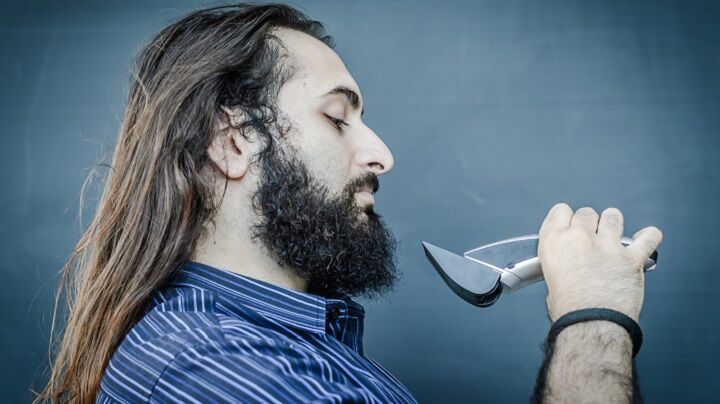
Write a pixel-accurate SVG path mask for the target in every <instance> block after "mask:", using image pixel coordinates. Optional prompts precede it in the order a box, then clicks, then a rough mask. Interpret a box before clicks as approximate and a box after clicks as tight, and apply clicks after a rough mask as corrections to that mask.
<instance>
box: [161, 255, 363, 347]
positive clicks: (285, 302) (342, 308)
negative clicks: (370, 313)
mask: <svg viewBox="0 0 720 404" xmlns="http://www.w3.org/2000/svg"><path fill="white" fill-rule="evenodd" d="M172 284H173V285H174V286H184V287H191V288H202V289H206V290H211V291H214V292H216V293H217V294H218V297H219V298H220V299H221V300H228V301H230V302H233V303H235V304H230V305H227V307H226V309H227V310H229V311H230V312H231V313H233V312H234V314H237V315H238V317H241V313H240V312H239V310H242V309H250V310H252V311H254V312H256V313H258V314H260V315H262V316H264V317H266V318H269V319H271V320H274V321H276V322H280V323H282V324H284V325H287V326H290V327H294V328H299V329H303V330H305V331H309V332H314V333H325V332H328V333H331V334H334V333H335V332H336V331H337V330H338V329H342V328H344V327H343V325H344V324H342V323H343V322H347V319H353V320H355V322H357V323H360V324H361V323H362V320H363V318H364V316H365V310H364V308H363V306H362V305H360V304H359V303H357V302H355V301H354V300H352V299H351V298H350V297H349V296H347V295H343V294H337V295H335V296H333V297H332V298H325V297H322V296H319V295H314V294H311V293H305V292H298V291H296V290H292V289H287V288H283V287H280V286H277V285H273V284H271V283H268V282H264V281H261V280H258V279H254V278H251V277H248V276H244V275H240V274H238V273H235V272H231V271H228V270H224V269H220V268H215V267H212V266H209V265H205V264H201V263H199V262H195V261H187V262H186V263H185V265H183V266H182V267H181V268H180V269H179V270H178V271H177V274H176V276H175V277H174V278H173V281H172ZM338 321H340V322H341V324H337V322H338ZM331 324H334V325H335V326H333V327H331V326H330V325H331ZM337 325H340V327H337ZM357 332H359V333H360V334H361V333H362V327H360V328H359V329H357ZM348 337H349V336H348ZM357 337H358V336H357V335H356V336H355V338H357ZM359 337H360V339H361V338H362V335H359ZM355 338H354V339H355ZM343 342H345V341H343Z"/></svg>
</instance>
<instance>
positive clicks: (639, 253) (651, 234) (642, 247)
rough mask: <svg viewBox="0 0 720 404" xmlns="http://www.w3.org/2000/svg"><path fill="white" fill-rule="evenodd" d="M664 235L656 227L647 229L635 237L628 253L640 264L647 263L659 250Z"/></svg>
mask: <svg viewBox="0 0 720 404" xmlns="http://www.w3.org/2000/svg"><path fill="white" fill-rule="evenodd" d="M662 238H663V234H662V232H661V231H660V229H658V228H657V227H655V226H650V227H646V228H644V229H642V230H640V231H638V232H637V233H635V235H634V236H633V241H632V243H630V245H629V246H628V247H627V249H628V251H630V253H631V254H632V255H633V256H634V257H635V258H636V259H637V261H638V262H645V260H646V259H648V257H650V255H652V253H653V252H654V251H655V250H657V248H658V246H659V245H660V242H662Z"/></svg>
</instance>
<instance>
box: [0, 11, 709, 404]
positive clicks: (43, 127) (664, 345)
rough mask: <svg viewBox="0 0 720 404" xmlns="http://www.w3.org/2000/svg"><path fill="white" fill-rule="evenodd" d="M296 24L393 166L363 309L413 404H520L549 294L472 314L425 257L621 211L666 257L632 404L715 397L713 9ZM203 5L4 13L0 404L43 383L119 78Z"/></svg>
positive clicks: (472, 14)
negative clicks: (378, 269)
mask: <svg viewBox="0 0 720 404" xmlns="http://www.w3.org/2000/svg"><path fill="white" fill-rule="evenodd" d="M298 3H299V5H300V6H302V7H303V8H304V9H306V11H308V12H309V13H310V14H311V15H312V16H313V17H315V18H317V19H319V20H321V21H323V22H325V23H326V25H327V27H328V28H329V31H330V32H331V34H333V35H334V36H335V38H336V40H337V43H338V46H337V51H338V53H339V54H340V56H341V57H342V58H343V59H344V60H345V62H346V64H347V66H348V68H349V70H350V71H351V73H352V74H353V75H354V77H355V78H356V80H357V81H358V83H359V85H360V86H361V89H362V91H363V93H364V96H365V100H366V108H365V109H366V114H365V117H366V121H367V122H368V124H369V125H370V126H371V127H373V128H374V129H375V130H376V131H377V132H378V133H379V134H380V135H381V136H382V137H383V138H384V139H385V141H386V142H387V144H388V145H389V146H390V148H391V149H392V150H393V152H394V154H395V157H396V162H397V165H396V168H395V170H394V171H393V172H392V173H390V174H389V175H387V176H386V177H384V178H383V179H382V181H381V182H382V186H381V192H380V193H379V195H378V208H379V211H380V212H381V213H382V214H384V216H385V218H386V219H387V221H388V222H389V223H390V224H391V225H392V227H393V228H394V229H395V232H396V234H397V236H398V238H399V239H400V241H401V243H402V244H401V251H400V265H401V268H402V270H403V272H404V277H403V281H402V283H401V285H400V286H399V287H398V289H397V292H396V293H394V294H392V295H390V296H388V297H387V298H384V299H382V300H380V301H377V302H363V303H365V305H366V309H367V312H368V313H367V324H366V338H365V344H366V351H367V352H368V353H369V354H370V355H371V356H373V357H374V358H375V359H377V360H378V361H379V362H380V363H382V364H383V365H384V366H386V367H387V368H388V369H389V370H391V371H392V372H393V373H394V374H395V375H397V376H398V377H399V378H400V379H401V380H402V381H403V382H404V383H406V384H407V385H408V387H409V388H410V389H411V390H412V391H413V392H414V394H415V395H416V396H417V398H418V399H420V400H421V401H425V402H461V401H469V400H471V399H480V398H481V399H484V401H486V402H522V401H525V400H527V398H528V396H529V395H530V393H531V390H532V385H533V381H534V378H535V373H536V369H537V367H538V365H539V364H540V361H541V353H540V350H539V344H540V343H541V341H542V340H543V338H544V335H545V333H546V331H547V329H548V322H547V319H546V314H545V307H544V295H545V286H544V285H543V284H538V285H534V286H532V287H529V288H527V289H525V290H522V291H521V292H519V293H517V294H515V295H511V296H505V297H504V298H503V299H501V301H500V302H499V303H497V304H496V305H495V306H493V307H492V308H489V309H485V310H482V309H478V308H475V307H473V306H470V305H468V304H467V303H465V302H463V301H461V300H460V299H458V298H457V297H456V296H454V295H453V294H451V292H450V290H449V289H447V288H446V287H445V285H444V284H443V283H442V282H441V280H440V278H439V277H438V276H437V274H436V273H435V272H434V271H433V270H432V268H431V267H430V266H429V264H428V263H427V262H426V261H425V258H424V256H423V254H422V250H421V248H420V241H421V240H423V239H427V240H431V241H434V242H437V243H439V244H441V245H443V246H445V247H447V248H449V249H452V250H455V251H465V250H467V249H469V248H470V247H474V246H476V245H479V244H481V243H487V242H490V241H494V240H499V239H502V238H507V237H511V236H516V235H522V234H528V233H536V232H537V231H538V229H539V226H540V223H541V222H542V219H543V218H544V216H545V214H546V212H547V210H548V209H549V208H550V207H551V206H552V205H553V204H554V203H556V202H558V201H561V200H563V201H567V202H568V203H569V204H570V205H571V206H572V207H573V208H574V209H577V208H580V207H581V206H586V205H589V206H592V207H594V208H595V209H596V210H597V211H598V212H600V211H601V210H603V209H604V208H607V207H609V206H615V207H618V208H620V209H621V210H622V211H623V213H624V214H625V221H626V229H627V230H626V234H627V235H632V234H633V233H634V232H635V231H637V230H638V229H640V228H642V227H645V226H648V225H655V226H658V227H659V228H660V229H662V230H663V232H664V235H665V239H664V242H663V244H662V246H661V248H660V262H659V265H658V270H657V272H656V273H653V274H651V275H649V276H648V277H647V290H646V299H645V306H644V311H643V315H642V321H641V324H642V326H643V329H644V332H645V337H646V340H645V344H644V345H643V350H642V352H641V354H640V355H639V357H638V364H639V371H640V376H641V385H642V389H643V391H644V393H645V396H646V399H647V401H648V402H680V401H685V399H688V398H689V399H691V401H695V402H699V401H710V400H711V399H712V398H714V397H715V396H717V393H718V392H719V390H720V387H719V385H718V383H717V380H718V373H719V372H718V371H719V370H720V365H719V364H718V360H719V359H720V355H719V354H718V352H719V350H718V347H717V345H718V342H720V321H719V320H718V319H719V318H720V316H718V315H717V313H716V312H715V310H714V309H716V308H717V307H718V306H719V304H720V292H719V291H718V288H719V287H720V284H719V283H718V280H720V271H719V270H718V264H717V262H714V261H712V257H713V254H714V252H716V251H717V248H718V241H719V240H720V220H719V219H718V197H719V196H720V163H719V162H718V161H719V159H718V154H719V153H720V133H719V131H720V75H719V74H718V72H719V71H720V4H719V3H718V2H709V1H708V2H702V1H694V2H690V1H640V2H637V1H636V2H628V1H608V2H600V1H574V0H569V1H542V2H539V1H532V0H528V1H496V2H490V1H472V2H469V1H468V2H447V1H417V2H411V1H402V2H400V1H398V2H392V1H307V2H305V1H303V2H298ZM210 4H212V3H210V2H188V1H182V2H170V1H153V2H148V1H135V2H128V1H122V2H115V1H102V2H96V3H89V2H87V3H85V2H82V3H80V2H67V1H63V2H49V1H48V2H37V1H35V2H30V1H5V2H3V5H2V6H0V55H2V57H0V77H2V81H3V85H2V91H0V134H1V136H2V140H1V141H2V143H1V147H0V153H2V154H1V155H0V157H1V158H0V171H1V172H2V187H1V188H0V191H1V192H0V217H1V222H0V223H1V224H0V254H1V257H2V263H1V264H0V265H1V266H0V268H1V271H2V279H3V283H2V285H3V291H2V293H0V299H2V300H0V319H1V320H2V326H1V327H0V338H1V341H2V346H0V363H1V364H2V365H1V366H2V367H1V368H0V380H2V388H1V389H0V401H2V402H23V401H27V400H28V397H29V396H28V393H27V389H28V388H29V386H30V383H31V381H32V380H33V379H36V380H42V374H41V371H42V366H43V365H44V364H45V361H46V360H47V358H46V353H47V350H46V348H47V338H48V334H49V324H50V315H51V308H52V295H53V291H54V287H55V282H56V272H57V270H58V269H59V268H60V266H61V265H62V263H63V261H64V259H65V258H66V256H67V254H68V253H69V251H70V250H71V249H72V247H73V245H74V243H75V242H76V241H77V238H78V237H79V235H80V233H81V229H82V225H81V224H78V220H77V219H78V208H79V205H78V196H79V191H80V188H81V184H82V181H83V180H84V178H85V176H86V174H87V172H88V169H89V168H90V167H91V165H92V164H93V163H94V162H97V161H98V160H102V161H109V153H110V152H111V151H112V148H113V146H114V142H115V135H116V131H117V128H118V123H119V120H120V118H121V116H122V113H123V108H124V107H123V104H124V98H125V94H126V90H127V88H126V84H127V82H128V75H127V68H128V66H129V63H130V60H131V58H132V56H133V55H134V54H135V53H136V52H137V51H138V50H139V49H140V46H141V44H142V43H143V42H144V41H145V40H147V39H148V38H149V37H150V35H152V34H153V33H154V32H155V31H157V30H158V29H160V28H161V27H162V26H164V25H165V24H166V23H167V22H169V21H170V20H172V19H175V18H177V17H179V16H181V15H182V14H183V13H184V12H186V11H188V10H190V9H194V8H198V7H201V6H206V5H210ZM103 156H105V157H104V158H103ZM89 192H90V193H89V195H90V198H89V200H88V204H89V205H88V206H89V209H88V210H87V212H86V213H87V215H90V214H92V207H93V206H94V203H95V200H96V195H97V188H96V187H95V188H93V187H91V188H90V191H89ZM85 222H87V217H86V220H85Z"/></svg>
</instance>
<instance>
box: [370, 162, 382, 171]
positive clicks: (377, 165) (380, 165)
mask: <svg viewBox="0 0 720 404" xmlns="http://www.w3.org/2000/svg"><path fill="white" fill-rule="evenodd" d="M369 166H370V167H373V168H375V167H377V168H378V169H379V170H380V171H382V170H384V169H385V166H383V165H382V164H380V163H370V164H369Z"/></svg>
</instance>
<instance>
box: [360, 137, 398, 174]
mask: <svg viewBox="0 0 720 404" xmlns="http://www.w3.org/2000/svg"><path fill="white" fill-rule="evenodd" d="M356 157H357V162H358V164H359V165H360V166H361V167H362V168H363V169H364V170H365V171H371V172H373V173H375V175H382V174H385V173H386V172H388V171H390V170H392V168H393V166H395V158H394V157H393V155H392V152H390V149H389V148H388V147H387V145H386V144H385V142H383V141H382V139H380V136H378V135H377V133H375V132H374V131H373V130H372V129H370V128H367V132H366V136H363V142H362V144H361V145H360V147H359V149H358V152H357V155H356Z"/></svg>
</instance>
